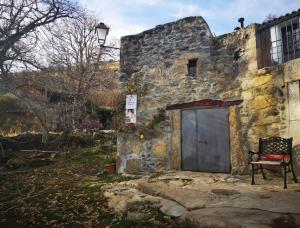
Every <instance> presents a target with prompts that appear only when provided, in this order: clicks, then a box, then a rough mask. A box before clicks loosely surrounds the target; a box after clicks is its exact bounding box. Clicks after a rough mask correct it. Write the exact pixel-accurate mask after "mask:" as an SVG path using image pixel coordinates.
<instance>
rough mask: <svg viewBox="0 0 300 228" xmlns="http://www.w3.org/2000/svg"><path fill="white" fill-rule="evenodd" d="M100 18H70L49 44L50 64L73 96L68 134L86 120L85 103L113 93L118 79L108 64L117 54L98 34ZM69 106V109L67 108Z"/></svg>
mask: <svg viewBox="0 0 300 228" xmlns="http://www.w3.org/2000/svg"><path fill="white" fill-rule="evenodd" d="M98 22H99V20H98V19H97V18H96V17H93V16H90V15H88V14H87V13H85V14H82V15H81V16H80V17H79V18H76V19H66V20H63V21H60V22H59V23H56V24H55V26H52V28H51V36H50V37H49V39H48V41H47V45H46V46H47V51H46V55H47V61H48V62H49V64H50V66H51V68H52V69H53V71H54V72H55V73H56V74H57V75H58V77H60V78H62V79H63V81H64V83H63V84H62V86H63V91H64V92H65V93H67V94H68V95H69V96H71V97H72V101H71V103H70V104H69V106H68V108H69V112H68V111H67V112H64V113H65V114H66V115H67V116H65V117H64V131H66V132H70V131H72V130H74V129H75V128H77V127H78V126H79V123H80V121H81V120H82V119H83V118H84V117H85V116H84V115H85V112H84V110H85V104H86V102H87V100H88V99H89V97H90V95H91V92H92V91H95V90H96V89H100V88H105V89H110V90H113V89H115V88H116V86H115V76H116V74H112V71H111V70H110V68H109V64H107V63H106V61H107V60H108V59H111V58H114V56H115V55H114V54H115V52H114V51H113V50H111V49H109V50H107V49H105V48H101V47H100V45H99V43H98V38H97V35H96V34H95V25H96V24H97V23H98ZM65 107H66V106H65Z"/></svg>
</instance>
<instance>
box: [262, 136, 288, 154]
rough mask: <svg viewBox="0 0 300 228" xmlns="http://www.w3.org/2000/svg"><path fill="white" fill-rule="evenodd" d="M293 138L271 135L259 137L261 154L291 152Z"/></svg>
mask: <svg viewBox="0 0 300 228" xmlns="http://www.w3.org/2000/svg"><path fill="white" fill-rule="evenodd" d="M292 144H293V138H281V137H270V138H260V139H259V152H260V153H261V154H291V153H292Z"/></svg>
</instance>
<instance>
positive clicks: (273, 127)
mask: <svg viewBox="0 0 300 228" xmlns="http://www.w3.org/2000/svg"><path fill="white" fill-rule="evenodd" d="M299 15H300V10H298V11H295V12H292V13H291V14H287V15H285V16H282V17H279V18H276V19H274V20H271V21H268V22H265V23H263V24H251V25H249V26H247V27H246V28H244V27H243V26H242V25H241V28H238V29H236V31H234V32H232V33H229V34H224V35H221V36H217V37H216V36H214V35H213V34H212V33H211V31H210V29H209V26H208V25H207V23H206V22H205V20H204V19H203V18H202V17H200V16H199V17H187V18H184V19H181V20H179V21H176V22H173V23H168V24H164V25H159V26H157V27H155V28H153V29H150V30H147V31H144V32H142V33H140V34H137V35H131V36H125V37H122V39H121V59H120V71H121V73H120V90H121V94H122V95H123V97H122V98H124V99H122V101H123V100H125V97H124V96H125V95H127V94H136V95H137V97H138V107H137V123H136V124H135V125H124V126H121V127H120V131H119V133H118V154H117V168H118V172H120V173H122V172H125V173H135V172H153V171H160V170H192V171H204V172H223V173H232V174H236V173H241V174H242V173H246V172H247V171H248V164H247V161H248V155H247V152H248V150H257V146H258V139H259V138H260V137H269V136H282V137H293V138H294V141H293V143H294V145H296V144H300V132H299V129H300V95H299V88H300V87H299V80H300V59H299V57H300V32H299V31H300V30H299ZM123 103H124V102H121V103H120V110H121V112H120V113H121V115H122V116H123V115H124V110H125V107H124V104H123ZM121 121H122V122H125V121H123V120H121ZM295 160H297V162H298V164H299V162H300V156H299V154H296V159H295Z"/></svg>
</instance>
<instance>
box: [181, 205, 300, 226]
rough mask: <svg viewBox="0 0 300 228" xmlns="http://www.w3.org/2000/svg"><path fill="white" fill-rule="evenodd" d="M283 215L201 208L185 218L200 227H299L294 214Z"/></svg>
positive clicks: (188, 213) (224, 208) (249, 210)
mask: <svg viewBox="0 0 300 228" xmlns="http://www.w3.org/2000/svg"><path fill="white" fill-rule="evenodd" d="M282 216H283V215H281V214H278V213H272V212H269V211H264V210H259V209H253V208H252V209H243V208H230V207H218V208H203V209H198V210H194V211H190V212H187V214H186V218H185V219H188V220H190V221H192V222H193V223H194V224H197V225H198V226H200V227H202V226H203V227H224V228H225V227H230V228H235V227H236V228H240V227H261V228H262V227H299V225H300V219H299V216H297V215H296V214H294V215H293V214H291V215H289V220H286V218H285V220H284V219H283V218H282Z"/></svg>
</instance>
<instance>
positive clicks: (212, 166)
mask: <svg viewBox="0 0 300 228" xmlns="http://www.w3.org/2000/svg"><path fill="white" fill-rule="evenodd" d="M181 163H182V164H181V168H182V170H190V171H200V172H219V173H229V172H230V167H231V163H230V149H229V120H228V109H225V108H218V109H192V110H183V111H182V113H181Z"/></svg>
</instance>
